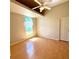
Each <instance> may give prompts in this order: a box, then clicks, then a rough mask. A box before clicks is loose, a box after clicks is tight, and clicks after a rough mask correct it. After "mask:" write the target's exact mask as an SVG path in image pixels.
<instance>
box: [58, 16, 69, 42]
mask: <svg viewBox="0 0 79 59" xmlns="http://www.w3.org/2000/svg"><path fill="white" fill-rule="evenodd" d="M60 27H61V28H60V29H61V30H60V39H61V40H64V41H69V17H62V18H61V26H60Z"/></svg>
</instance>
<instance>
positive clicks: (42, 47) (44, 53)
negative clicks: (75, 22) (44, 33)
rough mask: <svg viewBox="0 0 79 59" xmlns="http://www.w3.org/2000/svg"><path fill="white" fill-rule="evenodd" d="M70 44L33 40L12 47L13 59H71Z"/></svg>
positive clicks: (40, 39) (41, 39) (39, 39)
mask: <svg viewBox="0 0 79 59" xmlns="http://www.w3.org/2000/svg"><path fill="white" fill-rule="evenodd" d="M68 49H69V47H68V42H64V41H56V40H49V39H43V38H32V39H29V40H27V41H24V42H21V43H19V44H17V45H14V46H12V47H11V59H69V50H68Z"/></svg>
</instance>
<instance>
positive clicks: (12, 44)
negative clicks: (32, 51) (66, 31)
mask: <svg viewBox="0 0 79 59" xmlns="http://www.w3.org/2000/svg"><path fill="white" fill-rule="evenodd" d="M25 40H27V39H22V40H20V41H17V42H14V43H11V44H10V46H14V45H16V44H18V43H21V42H23V41H25Z"/></svg>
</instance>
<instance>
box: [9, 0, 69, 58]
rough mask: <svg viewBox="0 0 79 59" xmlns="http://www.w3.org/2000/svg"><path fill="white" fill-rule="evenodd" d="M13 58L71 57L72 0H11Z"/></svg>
mask: <svg viewBox="0 0 79 59" xmlns="http://www.w3.org/2000/svg"><path fill="white" fill-rule="evenodd" d="M10 45H11V46H10V51H11V55H10V58H11V59H69V0H10Z"/></svg>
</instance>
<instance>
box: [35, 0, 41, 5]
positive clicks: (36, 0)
mask: <svg viewBox="0 0 79 59" xmlns="http://www.w3.org/2000/svg"><path fill="white" fill-rule="evenodd" d="M34 1H35V2H36V3H38V4H39V5H42V4H41V3H40V2H39V1H38V0H34Z"/></svg>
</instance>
